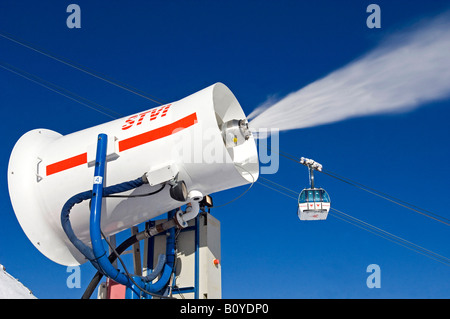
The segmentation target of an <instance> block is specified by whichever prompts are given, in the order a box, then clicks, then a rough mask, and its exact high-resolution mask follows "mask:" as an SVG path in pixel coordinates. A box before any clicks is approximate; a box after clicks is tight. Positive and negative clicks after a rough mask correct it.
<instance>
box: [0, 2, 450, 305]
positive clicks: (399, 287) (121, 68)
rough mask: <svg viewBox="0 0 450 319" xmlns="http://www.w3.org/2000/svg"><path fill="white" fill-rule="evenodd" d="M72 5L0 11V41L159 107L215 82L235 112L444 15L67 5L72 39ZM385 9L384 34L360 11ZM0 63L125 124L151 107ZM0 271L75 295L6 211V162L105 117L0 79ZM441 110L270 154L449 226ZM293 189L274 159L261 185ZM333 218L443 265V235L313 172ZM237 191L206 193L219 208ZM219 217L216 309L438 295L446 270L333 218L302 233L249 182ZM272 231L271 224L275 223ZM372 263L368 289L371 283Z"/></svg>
mask: <svg viewBox="0 0 450 319" xmlns="http://www.w3.org/2000/svg"><path fill="white" fill-rule="evenodd" d="M70 3H74V2H70V1H58V2H54V1H39V2H35V1H20V2H17V1H11V0H6V1H2V2H1V3H0V32H2V33H5V34H10V35H11V36H13V37H15V38H18V39H21V40H23V41H25V42H28V43H32V44H33V45H35V46H36V47H39V48H41V49H44V50H45V51H48V52H51V53H52V54H53V55H55V56H58V57H62V58H64V59H66V60H69V61H72V62H74V63H76V64H79V65H82V66H84V67H86V68H88V69H91V70H93V71H95V72H96V73H99V74H104V75H106V76H108V77H110V78H113V79H116V80H118V81H120V82H122V83H126V84H128V85H130V86H133V87H135V88H138V89H140V90H142V91H144V92H147V93H148V94H150V95H153V96H155V97H157V98H159V99H160V100H164V101H167V102H170V101H175V100H178V99H181V98H183V97H185V96H187V95H189V94H191V93H194V92H196V91H198V90H200V89H202V88H204V87H207V86H209V85H211V84H213V83H215V82H223V83H224V84H226V85H227V86H228V87H229V88H230V89H231V90H232V91H233V93H234V94H235V95H236V97H237V98H238V100H239V102H240V104H241V105H242V107H243V109H244V111H245V112H246V114H249V113H250V112H251V111H252V110H254V109H255V108H256V107H258V106H259V105H260V104H261V103H263V102H264V101H266V99H267V98H268V97H270V96H278V97H282V96H284V95H286V94H288V93H290V92H292V91H295V90H298V89H300V88H301V87H303V86H305V85H307V84H309V83H311V82H313V81H315V80H317V79H319V78H321V77H323V76H325V75H327V74H328V73H330V72H332V71H334V70H336V69H338V68H340V67H342V66H343V65H345V64H347V63H348V62H350V61H352V60H353V59H355V58H357V57H359V56H361V55H362V54H364V53H367V52H368V51H370V50H371V49H373V48H374V47H376V46H377V44H379V43H380V42H381V41H383V39H385V38H386V37H388V36H389V35H390V34H392V33H395V32H396V31H398V30H401V29H403V28H405V27H407V26H410V25H413V24H415V23H417V22H418V21H420V20H422V19H424V18H429V17H433V16H435V15H437V14H439V13H441V12H444V11H447V10H448V9H449V8H450V7H449V5H448V1H432V2H430V1H424V0H421V1H324V0H321V1H314V2H312V1H189V2H187V1H170V2H163V1H135V2H134V4H133V5H130V4H125V2H123V1H108V2H107V1H76V2H75V3H77V4H78V5H80V7H81V26H82V27H81V29H69V28H67V26H66V18H67V16H68V13H66V8H67V6H68V5H69V4H70ZM370 3H377V4H378V5H380V7H381V18H382V22H381V23H382V24H381V29H369V28H367V26H366V18H367V16H368V14H367V13H366V7H367V6H368V5H369V4H370ZM0 61H1V62H3V63H8V64H10V65H13V66H15V67H17V68H20V69H23V70H25V71H27V72H30V73H32V74H35V75H37V76H39V77H42V78H44V79H45V80H48V81H50V82H53V83H55V84H57V85H59V86H61V87H64V88H66V89H68V90H70V91H72V92H74V93H76V94H78V95H80V96H83V97H85V98H87V99H89V100H92V101H95V102H96V103H98V104H101V105H103V106H105V107H108V108H110V109H113V110H115V111H116V112H118V113H121V114H123V115H128V114H133V113H137V112H139V111H142V110H146V109H148V108H151V107H154V106H156V104H155V103H152V102H151V101H148V100H146V99H143V98H141V97H139V96H136V95H133V94H131V93H130V92H126V91H124V90H121V89H119V88H117V87H114V86H111V85H110V84H108V83H105V82H103V81H100V80H98V79H95V78H92V77H90V76H89V75H86V74H83V73H81V72H79V71H77V70H75V69H73V68H70V67H68V66H66V65H63V64H61V63H58V62H56V61H54V60H51V59H49V58H48V57H45V56H42V55H39V54H37V53H36V52H33V51H31V50H28V49H26V48H24V47H21V46H19V45H17V44H14V43H12V42H10V41H8V40H6V39H4V38H0ZM0 85H1V86H0V87H1V88H2V89H1V90H0V105H1V110H2V112H3V125H1V127H0V132H1V136H2V137H3V139H4V141H3V147H2V148H1V151H0V152H1V153H0V168H1V170H0V171H2V172H3V178H2V179H0V187H1V190H2V191H1V192H0V194H1V195H0V196H1V199H0V205H1V206H0V211H1V213H0V214H1V220H2V222H1V232H0V243H1V249H0V263H1V264H3V265H5V267H6V270H7V271H8V272H9V273H11V274H12V275H14V276H15V277H17V278H19V279H20V281H21V282H23V283H24V284H25V285H26V286H27V287H29V288H30V289H31V290H32V291H33V293H34V294H35V295H36V296H37V297H39V298H79V297H80V296H81V295H82V293H83V291H84V288H85V287H86V285H87V284H88V282H89V281H90V279H91V277H92V276H93V274H94V273H95V272H94V269H93V267H92V266H90V265H83V266H82V288H81V289H76V288H74V289H69V288H67V287H66V279H67V276H68V273H66V267H64V266H60V265H57V264H55V263H53V262H52V261H50V260H48V259H47V258H46V257H44V256H43V255H41V254H40V253H39V252H38V251H37V250H36V249H35V248H34V246H33V245H32V244H31V243H30V242H29V240H28V239H27V237H26V236H25V234H24V233H23V231H22V230H21V228H20V225H19V223H18V222H17V220H16V217H15V215H14V212H13V210H12V206H11V203H10V200H9V195H8V188H7V179H6V171H7V166H8V160H9V155H10V153H11V150H12V148H13V146H14V144H15V142H16V141H17V140H18V139H19V138H20V136H21V135H22V134H24V133H25V132H27V131H29V130H32V129H35V128H47V129H51V130H54V131H57V132H59V133H61V134H68V133H71V132H75V131H78V130H81V129H84V128H88V127H91V126H93V125H97V124H101V123H104V122H107V121H109V120H110V119H109V118H108V117H106V116H104V115H102V114H99V113H97V112H95V111H93V110H90V109H88V108H86V107H84V106H82V105H80V104H78V103H75V102H74V101H71V100H69V99H67V98H65V97H62V96H60V95H58V94H56V93H54V92H51V91H49V90H47V89H45V88H43V87H41V86H38V85H36V84H35V83H32V82H30V81H28V80H26V79H23V78H21V77H19V76H17V75H15V74H12V73H10V72H8V71H6V70H4V69H0ZM449 116H450V100H444V101H439V102H434V103H430V104H427V105H424V106H423V107H421V108H419V109H417V110H415V111H412V112H408V113H400V114H391V115H376V116H371V117H365V118H357V119H351V120H346V121H343V122H338V123H334V124H328V125H322V126H319V127H314V128H307V129H302V130H294V131H288V132H282V133H280V150H281V151H285V152H288V153H290V154H294V155H296V156H298V157H301V156H304V157H308V158H313V159H315V160H317V161H319V162H320V163H322V164H323V165H324V167H325V168H326V169H328V170H330V171H333V172H335V173H338V174H341V175H344V176H346V177H348V178H351V179H354V180H356V181H359V182H361V183H363V184H366V185H368V186H371V187H373V188H375V189H379V190H382V191H384V192H386V193H389V194H391V195H392V196H396V197H398V198H401V199H403V200H405V201H408V202H411V203H413V204H415V205H418V206H421V207H424V208H426V209H428V210H430V211H432V212H435V213H437V214H439V215H442V216H445V217H446V218H450V213H449V211H448V206H449V205H450V199H449V196H448V191H449V190H450V187H449V186H450V182H449V180H450V169H449V168H448V166H447V165H446V163H447V162H448V158H449V156H450V149H449V146H448V145H449V141H450V126H449V125H448V118H449ZM264 177H265V178H268V179H270V180H273V181H275V182H277V183H279V184H282V185H284V186H286V187H289V188H291V189H294V190H297V191H300V190H301V189H302V188H304V187H305V186H307V185H308V179H307V178H308V175H307V171H306V169H305V168H303V167H301V166H300V165H299V164H296V163H293V162H291V161H288V160H286V159H284V158H280V167H279V170H278V172H277V173H276V174H274V175H265V176H264ZM316 183H317V185H320V186H322V187H324V188H326V189H327V191H328V192H329V194H330V196H331V198H332V205H333V207H335V208H337V209H339V210H341V211H344V212H345V213H348V214H350V215H352V216H354V217H357V218H359V219H361V220H364V221H366V222H368V223H371V224H372V225H375V226H377V227H380V228H382V229H384V230H386V231H389V232H391V233H393V234H395V235H397V236H400V237H402V238H404V239H407V240H409V241H411V242H414V243H415V244H418V245H420V246H422V247H425V248H427V249H430V250H432V251H434V252H436V253H439V254H441V255H443V256H446V257H450V248H449V245H448V242H449V239H450V236H449V232H448V228H447V227H448V226H446V225H444V224H442V223H438V222H436V221H434V220H431V219H429V218H426V217H424V216H422V215H419V214H416V213H413V212H411V211H409V210H406V209H404V208H401V207H399V206H396V205H393V204H392V203H389V202H387V201H383V200H381V199H379V198H376V197H374V196H372V195H370V194H367V193H365V192H362V191H361V190H358V189H356V188H353V187H351V186H349V185H346V184H343V183H342V182H339V181H337V180H334V179H332V178H330V177H328V176H325V175H322V174H318V175H317V180H316ZM244 190H245V186H244V187H241V188H238V189H233V190H228V191H224V192H222V193H220V194H216V195H214V197H213V198H214V200H215V203H217V204H220V203H225V202H227V201H228V200H230V199H232V198H234V197H235V196H237V195H239V194H240V193H241V192H242V191H244ZM213 215H214V216H215V217H216V218H218V219H219V220H220V221H221V226H222V228H221V233H222V242H221V245H222V260H221V265H222V287H223V297H224V298H449V297H450V268H449V267H448V266H446V265H443V264H441V263H438V262H436V261H434V260H432V259H429V258H427V257H425V256H423V255H420V254H418V253H416V252H413V251H411V250H408V249H406V248H404V247H402V246H399V245H396V244H395V243H392V242H390V241H388V240H385V239H382V238H380V237H378V236H375V235H373V234H371V233H369V232H367V231H364V230H361V229H359V228H357V227H355V226H353V225H350V224H348V223H345V222H343V221H341V220H339V219H336V218H334V217H333V216H330V217H329V218H328V220H327V221H326V222H317V223H301V222H300V221H299V220H298V218H297V214H296V202H295V200H292V199H289V198H288V197H285V196H283V195H281V194H278V193H276V192H273V191H271V190H269V189H266V188H264V187H263V186H261V185H259V184H255V185H254V186H253V187H252V189H251V190H250V191H249V192H248V193H247V194H246V195H245V196H244V197H242V198H240V199H239V200H238V201H236V202H234V203H233V204H230V205H228V206H226V207H223V208H218V209H216V210H214V211H213ZM274 225H276V227H274ZM370 264H378V265H379V266H380V269H381V283H382V286H381V288H379V289H369V288H368V287H367V286H366V279H367V277H368V275H369V274H368V273H367V272H366V268H367V266H368V265H370Z"/></svg>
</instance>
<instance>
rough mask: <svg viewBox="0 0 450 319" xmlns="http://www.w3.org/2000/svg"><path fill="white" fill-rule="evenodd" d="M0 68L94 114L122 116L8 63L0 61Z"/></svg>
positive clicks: (114, 117)
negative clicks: (92, 111) (90, 110)
mask: <svg viewBox="0 0 450 319" xmlns="http://www.w3.org/2000/svg"><path fill="white" fill-rule="evenodd" d="M0 67H1V68H3V69H5V70H7V71H9V72H11V73H14V74H16V75H18V76H21V77H23V78H25V79H27V80H29V81H31V82H34V83H36V84H38V85H40V86H42V87H44V88H46V89H48V90H50V91H52V92H55V93H57V94H59V95H62V96H64V97H66V98H68V99H70V100H72V101H75V102H77V103H79V104H82V105H84V106H86V107H88V108H90V109H92V110H94V111H96V112H99V113H101V114H103V115H105V116H107V117H110V118H112V119H117V118H118V116H122V115H121V114H119V113H117V112H116V111H114V110H112V109H110V108H107V107H104V106H102V105H100V104H98V103H95V102H93V101H91V100H88V99H86V98H84V97H82V96H79V95H77V94H75V93H73V92H71V91H69V90H66V89H64V88H62V87H60V86H57V85H56V84H53V83H51V82H49V81H46V80H44V79H42V78H40V77H37V76H36V75H33V74H31V73H28V72H26V71H23V70H21V69H18V68H16V67H14V66H12V65H10V64H8V63H4V62H1V61H0ZM107 112H110V113H113V114H114V115H111V114H110V113H107Z"/></svg>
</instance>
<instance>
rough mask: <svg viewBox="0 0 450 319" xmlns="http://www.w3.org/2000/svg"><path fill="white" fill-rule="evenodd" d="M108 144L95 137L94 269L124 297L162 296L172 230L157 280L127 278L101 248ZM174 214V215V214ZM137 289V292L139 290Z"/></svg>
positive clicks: (169, 269)
mask: <svg viewBox="0 0 450 319" xmlns="http://www.w3.org/2000/svg"><path fill="white" fill-rule="evenodd" d="M107 143H108V136H107V135H106V134H99V135H98V140H97V153H96V159H95V168H94V181H93V188H92V199H91V214H90V226H89V227H90V228H89V231H90V237H91V242H92V250H93V254H94V257H95V262H96V263H98V267H99V268H100V269H101V270H102V272H103V273H104V274H105V275H106V276H107V277H108V278H110V279H112V280H114V281H116V282H117V283H119V284H122V285H125V286H126V287H127V289H126V294H125V296H126V298H129V299H135V298H141V297H144V298H148V297H149V296H148V294H147V293H143V292H142V290H145V291H148V292H150V293H154V294H162V293H163V292H164V290H165V288H166V287H167V283H168V282H169V279H170V277H171V275H172V272H173V271H172V270H173V266H174V255H173V252H174V244H175V230H174V229H173V228H171V229H169V230H168V231H169V233H171V236H169V237H172V238H171V241H170V242H168V247H167V252H166V253H167V259H168V261H167V262H166V264H165V266H164V271H163V273H162V275H161V277H160V279H159V280H158V281H157V282H155V283H151V282H146V281H144V279H145V278H144V277H141V276H133V277H132V278H130V277H129V276H128V275H125V274H124V273H122V272H121V271H120V270H118V269H117V268H115V267H114V266H113V265H112V264H111V262H110V261H109V259H108V254H107V253H106V251H105V248H104V247H103V242H102V234H101V229H100V224H101V210H102V201H103V185H104V177H105V168H106V149H107ZM174 214H175V213H174ZM139 288H141V289H139Z"/></svg>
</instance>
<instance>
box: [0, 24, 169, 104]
mask: <svg viewBox="0 0 450 319" xmlns="http://www.w3.org/2000/svg"><path fill="white" fill-rule="evenodd" d="M0 36H1V37H3V38H5V39H7V40H9V41H12V42H14V43H16V44H19V45H21V46H23V47H25V48H27V49H30V50H32V51H34V52H37V53H39V54H41V55H44V56H46V57H48V58H50V59H53V60H55V61H58V62H60V63H63V64H65V65H67V66H70V67H72V68H74V69H77V70H78V71H81V72H83V73H86V74H88V75H90V76H93V77H95V78H97V79H100V80H102V81H105V82H107V83H109V84H111V85H114V86H116V87H118V88H121V89H123V90H126V91H128V92H130V93H133V94H136V95H138V96H140V97H142V98H145V99H147V100H150V101H152V102H155V103H157V104H160V105H163V104H165V102H164V101H159V100H157V99H156V98H154V97H153V96H151V95H149V94H147V93H144V92H142V91H140V90H138V89H136V88H133V87H131V86H129V85H126V84H123V83H120V82H118V81H117V80H113V79H110V78H107V77H106V76H105V75H99V74H97V73H95V72H94V71H91V70H89V69H87V68H86V67H82V66H79V65H76V64H75V63H73V62H71V61H68V60H67V59H62V58H58V57H56V56H55V55H53V54H50V53H48V52H46V51H44V50H41V49H38V48H36V47H35V46H32V45H30V44H27V43H25V42H23V41H19V40H18V39H16V38H13V37H11V36H7V35H5V34H3V33H1V32H0Z"/></svg>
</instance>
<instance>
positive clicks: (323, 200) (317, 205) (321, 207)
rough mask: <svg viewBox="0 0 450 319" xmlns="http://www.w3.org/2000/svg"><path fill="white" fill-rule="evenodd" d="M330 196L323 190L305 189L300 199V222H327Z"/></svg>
mask: <svg viewBox="0 0 450 319" xmlns="http://www.w3.org/2000/svg"><path fill="white" fill-rule="evenodd" d="M330 204H331V203H330V196H328V193H327V192H326V191H325V190H324V189H322V188H305V189H304V190H302V192H301V193H300V196H299V197H298V212H297V214H298V218H300V220H325V219H327V216H328V212H329V211H330Z"/></svg>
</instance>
